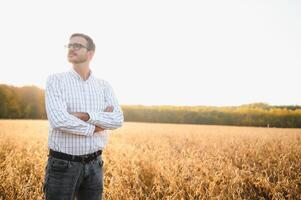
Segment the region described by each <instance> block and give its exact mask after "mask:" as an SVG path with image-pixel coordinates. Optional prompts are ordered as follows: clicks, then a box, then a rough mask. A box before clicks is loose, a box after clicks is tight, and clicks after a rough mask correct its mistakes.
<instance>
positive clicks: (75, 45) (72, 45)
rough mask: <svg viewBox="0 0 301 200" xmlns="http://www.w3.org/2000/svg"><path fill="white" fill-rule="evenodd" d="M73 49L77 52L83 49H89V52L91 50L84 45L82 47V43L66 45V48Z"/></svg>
mask: <svg viewBox="0 0 301 200" xmlns="http://www.w3.org/2000/svg"><path fill="white" fill-rule="evenodd" d="M71 47H72V48H73V49H75V50H80V49H81V48H85V49H87V50H88V51H89V50H90V49H89V48H88V47H86V46H84V45H82V44H80V43H69V44H66V45H65V48H67V49H70V48H71Z"/></svg>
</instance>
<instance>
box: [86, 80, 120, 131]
mask: <svg viewBox="0 0 301 200" xmlns="http://www.w3.org/2000/svg"><path fill="white" fill-rule="evenodd" d="M105 104H106V105H107V106H113V107H114V110H113V112H88V114H89V116H90V119H89V120H88V123H91V124H94V125H95V126H98V127H101V128H103V129H105V130H113V129H117V128H120V127H121V126H122V124H123V121H124V117H123V112H122V110H121V107H120V105H119V103H118V100H117V98H116V96H115V93H114V91H113V88H112V86H111V85H110V84H109V83H108V82H107V81H105Z"/></svg>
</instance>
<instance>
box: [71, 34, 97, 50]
mask: <svg viewBox="0 0 301 200" xmlns="http://www.w3.org/2000/svg"><path fill="white" fill-rule="evenodd" d="M73 37H82V38H84V39H85V40H86V41H87V49H88V51H95V44H94V42H93V40H92V38H91V37H90V36H88V35H86V34H83V33H73V34H72V35H71V36H70V39H71V38H73Z"/></svg>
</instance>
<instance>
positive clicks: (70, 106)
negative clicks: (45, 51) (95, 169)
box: [45, 68, 124, 155]
mask: <svg viewBox="0 0 301 200" xmlns="http://www.w3.org/2000/svg"><path fill="white" fill-rule="evenodd" d="M45 104H46V112H47V117H48V120H49V123H50V126H49V135H48V147H49V148H50V149H52V150H54V151H59V152H63V153H67V154H71V155H84V154H89V153H93V152H95V151H98V150H101V149H103V148H104V147H105V145H106V144H107V141H108V131H107V130H112V129H116V128H119V127H121V126H122V123H123V120H124V118H123V112H122V110H121V108H120V106H119V104H118V101H117V98H116V96H115V95H114V92H113V89H112V87H111V86H110V84H109V83H108V82H107V81H105V80H102V79H96V78H95V77H94V76H93V74H92V71H91V70H90V76H89V78H88V79H87V80H86V81H84V80H83V79H82V78H81V76H80V75H79V74H78V73H77V72H76V71H75V70H74V69H73V68H72V69H71V70H70V71H68V72H63V73H57V74H53V75H50V76H49V77H48V79H47V83H46V89H45ZM107 106H113V107H114V110H113V112H104V109H105V108H106V107H107ZM71 112H86V113H88V114H89V116H90V119H89V121H87V122H84V121H82V120H80V119H78V118H77V117H75V116H73V115H71V114H70V113H71ZM95 126H100V127H102V128H103V129H105V130H104V131H101V132H98V133H93V132H94V130H95Z"/></svg>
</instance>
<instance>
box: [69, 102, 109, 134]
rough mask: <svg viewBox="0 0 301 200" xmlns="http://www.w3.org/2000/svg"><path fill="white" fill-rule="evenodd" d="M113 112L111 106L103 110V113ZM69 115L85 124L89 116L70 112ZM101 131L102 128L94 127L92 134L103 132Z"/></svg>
mask: <svg viewBox="0 0 301 200" xmlns="http://www.w3.org/2000/svg"><path fill="white" fill-rule="evenodd" d="M113 110H114V107H113V106H108V107H106V109H105V110H104V112H113ZM70 114H71V115H73V116H75V117H77V118H79V119H80V120H83V121H85V122H87V121H88V120H89V119H90V116H89V114H88V113H85V112H72V113H70ZM103 130H104V129H103V128H101V127H98V126H95V130H94V133H96V132H100V131H103Z"/></svg>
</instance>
